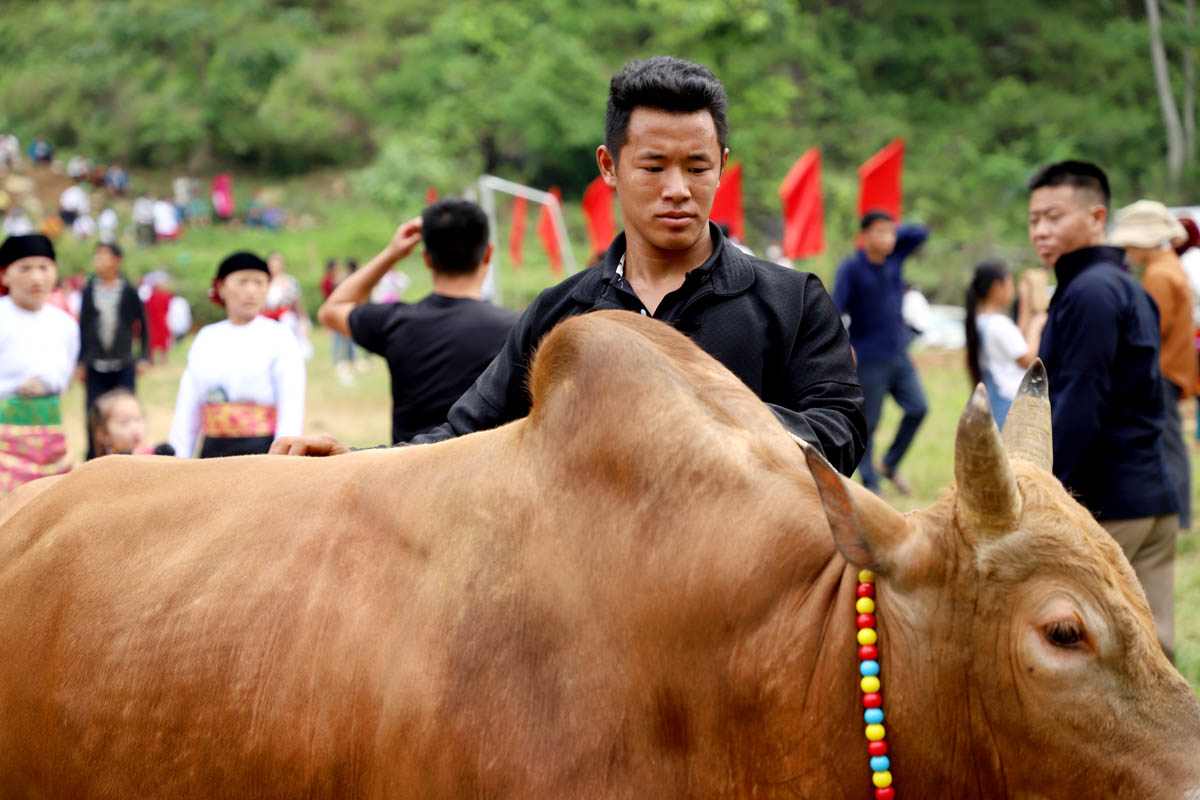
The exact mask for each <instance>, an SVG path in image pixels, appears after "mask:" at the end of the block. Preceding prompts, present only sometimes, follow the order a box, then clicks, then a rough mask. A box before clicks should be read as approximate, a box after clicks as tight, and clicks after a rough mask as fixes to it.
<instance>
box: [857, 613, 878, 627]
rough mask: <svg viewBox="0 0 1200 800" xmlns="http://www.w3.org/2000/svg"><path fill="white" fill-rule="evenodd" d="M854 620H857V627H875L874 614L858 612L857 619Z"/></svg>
mask: <svg viewBox="0 0 1200 800" xmlns="http://www.w3.org/2000/svg"><path fill="white" fill-rule="evenodd" d="M856 621H857V622H858V627H860V628H874V627H875V615H874V614H859V615H858V619H857V620H856Z"/></svg>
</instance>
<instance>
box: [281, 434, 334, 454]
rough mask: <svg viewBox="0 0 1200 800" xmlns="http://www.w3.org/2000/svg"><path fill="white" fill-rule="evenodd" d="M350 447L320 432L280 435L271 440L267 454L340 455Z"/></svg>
mask: <svg viewBox="0 0 1200 800" xmlns="http://www.w3.org/2000/svg"><path fill="white" fill-rule="evenodd" d="M349 452H350V448H349V447H346V445H344V444H342V443H341V442H339V441H338V440H337V439H335V438H333V437H332V436H330V435H329V434H328V433H320V434H317V435H315V436H280V437H279V438H278V439H276V440H275V441H273V442H271V449H270V450H269V451H268V454H269V455H273V456H314V457H317V456H340V455H345V454H346V453H349Z"/></svg>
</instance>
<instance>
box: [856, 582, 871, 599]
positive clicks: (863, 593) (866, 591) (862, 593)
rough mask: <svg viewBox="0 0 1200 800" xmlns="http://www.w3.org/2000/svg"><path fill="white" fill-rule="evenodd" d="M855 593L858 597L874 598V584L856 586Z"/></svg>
mask: <svg viewBox="0 0 1200 800" xmlns="http://www.w3.org/2000/svg"><path fill="white" fill-rule="evenodd" d="M855 593H856V594H857V595H858V596H859V597H874V596H875V584H873V583H860V584H859V585H858V589H856V590H855Z"/></svg>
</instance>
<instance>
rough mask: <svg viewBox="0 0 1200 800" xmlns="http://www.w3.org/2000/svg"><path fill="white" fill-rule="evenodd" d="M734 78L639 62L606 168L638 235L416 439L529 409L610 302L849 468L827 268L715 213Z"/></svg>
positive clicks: (630, 234)
mask: <svg viewBox="0 0 1200 800" xmlns="http://www.w3.org/2000/svg"><path fill="white" fill-rule="evenodd" d="M727 104H728V100H727V98H726V95H725V88H724V87H723V86H722V85H721V82H720V81H718V80H717V79H716V77H715V76H714V75H713V74H712V72H710V71H709V70H708V69H706V68H705V67H702V66H700V65H698V64H691V63H688V62H686V61H681V60H679V59H675V58H669V57H666V56H658V57H655V58H651V59H648V60H646V61H634V62H631V63H629V64H627V65H626V66H625V67H624V68H623V69H622V70H621V71H619V72H618V73H617V74H616V75H614V76H613V79H612V83H611V86H610V88H609V98H608V112H607V115H606V119H605V135H604V144H603V145H601V146H600V147H599V148H598V150H597V154H596V156H597V163H598V166H599V168H600V174H601V175H602V177H603V178H604V180H605V182H606V183H608V185H609V186H611V187H613V188H614V189H615V190H616V193H617V197H618V198H619V199H620V201H621V221H622V223H624V226H625V231H624V232H623V233H622V234H620V235H619V236H617V238H616V239H615V240H613V243H612V245H611V246H610V247H609V249H608V252H607V254H606V255H605V257H604V261H603V263H601V264H598V265H597V266H595V267H592V268H591V269H588V270H584V271H583V272H580V273H578V274H576V275H573V276H571V277H570V278H567V279H566V280H565V281H563V282H562V283H560V284H559V285H557V286H554V287H551V288H549V289H547V290H546V291H544V292H542V294H541V295H539V296H538V297H537V299H536V300H534V301H533V304H532V305H530V306H529V308H528V309H526V311H525V313H524V314H522V315H521V318H520V320H518V321H517V324H516V326H515V327H514V328H513V329H512V332H511V333H510V334H509V337H508V341H507V343H506V344H505V346H504V349H503V350H501V351H500V354H499V355H497V356H496V358H495V360H493V361H492V363H491V364H490V365H489V366H488V368H487V369H486V370H484V372H483V374H482V375H480V376H479V379H478V380H477V381H476V382H475V384H474V385H473V386H472V387H471V388H470V389H468V390H467V391H466V393H464V394H463V396H462V397H460V398H459V400H458V401H457V402H456V403H455V404H454V406H453V407H451V409H450V411H449V415H448V418H447V421H446V423H445V424H444V425H442V426H440V427H438V428H436V429H435V430H433V431H431V432H429V433H425V434H422V435H421V436H418V437H416V438H415V439H414V443H416V444H424V443H428V442H433V441H439V440H442V439H447V438H450V437H453V436H461V435H463V434H465V433H470V432H472V431H478V430H485V429H487V428H492V427H495V426H498V425H501V424H503V423H505V422H509V421H511V420H514V419H518V418H520V417H522V416H525V415H526V414H527V413H528V412H529V394H528V392H527V390H526V377H527V372H528V366H529V360H530V357H531V356H532V354H533V350H534V348H535V347H536V346H537V344H538V341H539V340H540V339H541V337H542V336H543V335H545V334H546V333H547V332H548V331H549V330H550V329H551V328H552V327H553V326H554V325H555V324H556V323H557V322H560V321H561V320H563V319H566V318H567V317H570V316H573V315H576V314H584V313H587V312H589V311H594V310H597V309H621V310H625V311H628V312H630V313H634V314H643V315H645V316H649V317H654V318H655V319H657V320H660V321H662V322H663V323H664V324H666V325H671V326H673V327H675V328H676V329H678V330H680V331H682V332H684V333H685V334H687V335H688V336H689V337H690V338H691V339H692V341H694V342H695V343H696V344H697V345H699V346H700V347H701V348H703V349H704V350H705V351H707V352H708V353H709V354H710V355H712V356H713V357H714V358H716V359H717V360H719V361H720V362H721V363H722V364H724V365H725V366H726V367H728V368H729V369H730V370H731V371H732V372H733V373H734V374H735V375H737V376H738V377H739V378H741V379H742V380H743V381H744V382H745V383H746V385H747V386H748V387H750V389H751V390H753V391H754V392H755V393H756V394H757V395H758V396H759V397H760V398H762V400H763V401H764V402H765V403H767V405H768V407H769V408H770V409H771V411H772V412H774V414H775V416H776V417H777V418H778V419H779V421H780V423H781V424H782V425H783V426H784V428H786V429H787V430H788V431H790V432H791V433H793V434H794V435H796V436H798V437H799V438H801V439H803V440H804V441H806V442H808V443H810V444H812V445H813V446H815V447H816V448H818V449H819V450H820V451H821V452H822V453H823V454H824V455H825V457H826V458H828V459H829V461H830V462H831V463H832V464H833V465H834V466H835V467H837V468H838V469H840V470H842V471H843V472H845V473H846V474H849V473H850V472H852V471H853V469H854V466H855V464H857V463H858V460H859V459H860V458H861V457H862V451H863V442H864V439H865V433H866V424H865V420H864V417H863V399H862V389H861V388H860V387H859V384H858V379H857V377H856V376H855V372H854V364H853V361H852V359H851V355H850V344H849V342H848V340H847V338H846V332H845V331H844V330H843V329H842V326H841V325H840V324H839V322H838V315H837V311H836V310H835V309H834V307H833V303H832V302H831V301H830V299H829V295H828V294H827V293H826V292H825V289H824V287H823V286H822V285H821V281H820V280H819V279H818V278H817V277H816V276H815V275H811V274H808V273H804V272H798V271H796V270H790V269H785V268H783V267H780V266H778V265H777V264H772V263H770V262H768V261H762V260H760V259H757V258H753V257H751V256H748V255H746V254H744V253H742V252H741V251H740V250H738V249H737V248H736V247H733V246H732V245H730V244H729V243H728V242H727V241H726V240H725V238H724V237H723V236H722V235H721V231H720V229H718V228H717V226H716V225H713V224H711V223H710V222H709V220H708V215H709V211H710V210H711V208H712V201H713V196H714V194H715V193H716V190H717V186H718V184H719V183H720V179H721V172H722V170H723V168H724V166H725V163H726V160H727V159H728V158H729V149H728V148H727V147H726V141H727V139H728V134H729V126H728V123H727V120H726V116H725V110H726V106H727ZM345 450H346V448H345V447H344V446H343V445H341V444H340V443H337V442H336V441H333V440H332V439H330V438H323V437H284V438H281V439H277V440H276V442H275V444H274V445H273V446H272V448H271V452H272V453H277V454H292V455H333V454H338V453H341V452H345Z"/></svg>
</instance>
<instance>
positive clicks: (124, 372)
mask: <svg viewBox="0 0 1200 800" xmlns="http://www.w3.org/2000/svg"><path fill="white" fill-rule="evenodd" d="M92 265H93V266H94V267H95V268H96V275H95V276H94V277H93V278H92V279H91V280H89V281H88V282H87V286H86V287H84V290H83V297H82V298H81V301H80V305H79V378H80V379H81V380H84V381H85V382H86V385H87V401H86V402H87V405H86V407H85V410H84V415H85V417H87V416H88V415H89V412H90V410H91V408H92V404H93V403H95V402H96V398H97V397H99V396H100V395H102V394H104V393H105V392H107V391H108V390H109V389H115V388H117V387H118V386H123V387H125V388H126V389H128V390H129V391H131V392H133V391H136V380H137V374H138V373H141V372H143V371H145V367H146V364H147V363H149V362H148V361H147V359H148V358H149V355H150V331H149V330H148V329H147V327H146V310H145V308H144V307H143V306H142V301H141V300H140V299H139V298H138V295H137V290H136V289H135V288H133V286H132V285H130V283H129V281H127V280H125V278H124V277H123V276H122V275H121V248H119V247H118V246H117V245H115V244H101V245H99V246H97V247H96V252H95V253H94V254H93V255H92ZM135 322H136V323H139V324H140V332H141V350H140V351H139V353H138V357H137V359H135V358H134V356H133V326H134V323H135ZM92 438H93V437H92V435H91V427H90V425H89V427H88V453H87V457H88V458H89V459H92V458H95V457H96V456H97V455H99V454H98V453H96V452H95V447H94V443H93V441H92Z"/></svg>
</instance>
